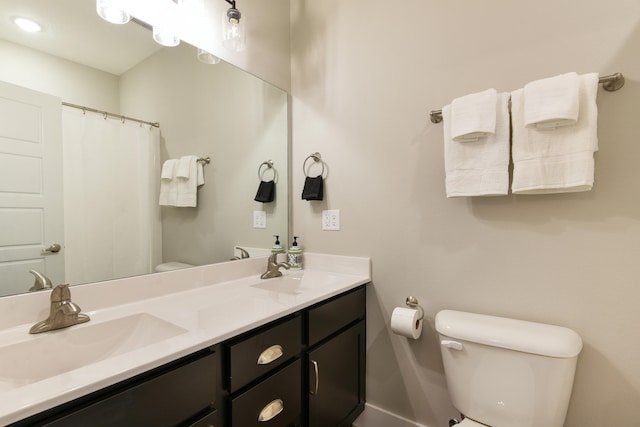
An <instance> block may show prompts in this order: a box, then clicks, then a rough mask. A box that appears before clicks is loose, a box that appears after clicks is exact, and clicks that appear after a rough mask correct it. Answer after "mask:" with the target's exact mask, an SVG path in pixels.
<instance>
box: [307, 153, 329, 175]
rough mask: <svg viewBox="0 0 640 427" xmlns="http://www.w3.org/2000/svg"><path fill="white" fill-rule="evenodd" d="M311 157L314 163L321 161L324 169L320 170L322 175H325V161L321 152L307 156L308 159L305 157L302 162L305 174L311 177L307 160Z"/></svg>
mask: <svg viewBox="0 0 640 427" xmlns="http://www.w3.org/2000/svg"><path fill="white" fill-rule="evenodd" d="M309 159H311V160H313V162H314V163H312V165H313V164H315V163H318V162H320V165H321V166H322V170H321V171H320V176H324V161H322V155H320V153H318V152H315V153H311V154H309V155H308V156H307V158H306V159H304V162H302V173H304V176H306V177H309V174H308V173H307V172H308V169H307V167H306V166H307V161H308V160H309ZM309 168H311V166H309Z"/></svg>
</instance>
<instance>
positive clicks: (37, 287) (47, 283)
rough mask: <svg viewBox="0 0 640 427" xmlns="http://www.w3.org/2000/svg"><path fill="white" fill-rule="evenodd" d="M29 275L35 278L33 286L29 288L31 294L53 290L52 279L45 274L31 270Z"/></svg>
mask: <svg viewBox="0 0 640 427" xmlns="http://www.w3.org/2000/svg"><path fill="white" fill-rule="evenodd" d="M29 273H31V274H33V275H34V276H35V281H34V282H33V286H32V287H30V288H29V292H33V291H41V290H44V289H51V288H53V283H52V282H51V279H49V278H48V277H47V276H45V275H44V274H42V273H40V272H39V271H37V270H29Z"/></svg>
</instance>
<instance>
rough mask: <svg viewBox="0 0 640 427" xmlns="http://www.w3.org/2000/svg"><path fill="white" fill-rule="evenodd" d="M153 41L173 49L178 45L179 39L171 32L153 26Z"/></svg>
mask: <svg viewBox="0 0 640 427" xmlns="http://www.w3.org/2000/svg"><path fill="white" fill-rule="evenodd" d="M153 39H154V40H155V41H156V43H158V44H161V45H162V46H167V47H174V46H178V45H179V44H180V39H179V38H178V36H176V35H175V33H173V31H168V30H167V29H166V28H162V27H158V26H155V25H154V26H153Z"/></svg>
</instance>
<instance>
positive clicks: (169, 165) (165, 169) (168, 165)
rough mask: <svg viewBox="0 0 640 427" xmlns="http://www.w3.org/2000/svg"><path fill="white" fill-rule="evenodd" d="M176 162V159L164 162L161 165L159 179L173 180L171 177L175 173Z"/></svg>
mask: <svg viewBox="0 0 640 427" xmlns="http://www.w3.org/2000/svg"><path fill="white" fill-rule="evenodd" d="M177 162H178V160H176V159H169V160H166V161H165V162H164V163H163V164H162V172H160V178H161V179H173V177H174V174H173V173H174V171H175V168H176V163H177Z"/></svg>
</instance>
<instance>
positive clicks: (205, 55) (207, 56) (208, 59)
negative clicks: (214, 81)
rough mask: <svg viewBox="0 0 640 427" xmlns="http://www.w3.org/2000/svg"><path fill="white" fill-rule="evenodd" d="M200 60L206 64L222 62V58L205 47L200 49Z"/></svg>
mask: <svg viewBox="0 0 640 427" xmlns="http://www.w3.org/2000/svg"><path fill="white" fill-rule="evenodd" d="M198 61H200V62H203V63H205V64H212V65H213V64H218V63H219V62H220V58H218V57H217V56H215V55H213V54H212V53H209V52H207V51H206V50H203V49H198Z"/></svg>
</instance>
